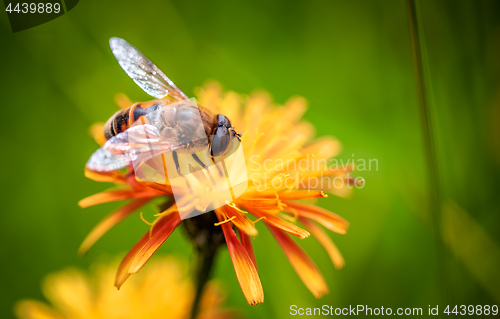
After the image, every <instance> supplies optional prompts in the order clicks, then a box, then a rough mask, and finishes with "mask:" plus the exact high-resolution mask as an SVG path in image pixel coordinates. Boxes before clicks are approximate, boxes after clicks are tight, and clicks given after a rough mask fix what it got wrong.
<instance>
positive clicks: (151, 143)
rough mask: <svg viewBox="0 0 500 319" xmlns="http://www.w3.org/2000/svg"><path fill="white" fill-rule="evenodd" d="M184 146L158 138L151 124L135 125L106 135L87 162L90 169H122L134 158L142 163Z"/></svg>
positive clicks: (175, 141)
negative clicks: (106, 138) (103, 142)
mask: <svg viewBox="0 0 500 319" xmlns="http://www.w3.org/2000/svg"><path fill="white" fill-rule="evenodd" d="M184 147H186V145H185V143H181V142H180V141H179V139H177V138H169V139H165V138H162V137H161V136H160V134H159V132H158V129H157V128H156V127H154V126H152V125H149V124H145V125H136V126H133V127H131V128H129V129H128V130H126V131H125V132H122V133H120V134H118V135H115V136H113V137H112V138H110V139H109V140H108V141H107V142H106V143H105V144H104V145H103V146H102V147H101V148H100V149H98V150H97V151H95V152H94V154H92V156H90V159H89V160H88V161H87V164H86V167H87V169H89V170H91V171H97V172H103V171H114V170H119V169H122V168H125V167H127V166H129V165H130V164H132V163H133V162H134V161H141V162H145V161H147V160H149V159H151V158H153V157H154V156H156V155H158V154H160V153H164V152H173V151H175V150H178V149H181V148H184Z"/></svg>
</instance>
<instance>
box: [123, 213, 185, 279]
mask: <svg viewBox="0 0 500 319" xmlns="http://www.w3.org/2000/svg"><path fill="white" fill-rule="evenodd" d="M164 219H166V221H165V222H163V223H161V221H160V222H159V223H158V224H156V225H154V226H153V232H152V235H151V238H150V239H149V240H148V241H147V242H146V244H145V245H144V246H143V247H142V248H141V250H139V251H138V252H137V254H136V255H135V257H134V260H133V261H132V263H131V264H130V267H129V270H128V272H129V273H130V274H135V273H137V272H138V271H139V270H141V268H142V266H144V264H145V263H146V262H147V261H148V260H149V258H151V256H152V255H153V254H154V252H155V251H157V250H158V248H160V246H161V245H162V244H163V243H164V242H165V241H166V240H167V238H168V237H169V236H170V234H172V232H173V231H174V229H175V228H176V227H177V226H179V224H180V223H181V221H182V220H181V218H180V216H179V214H178V213H176V212H174V213H171V214H170V215H167V216H166V217H164V218H163V219H162V221H163V220H164ZM147 235H149V233H148V234H147Z"/></svg>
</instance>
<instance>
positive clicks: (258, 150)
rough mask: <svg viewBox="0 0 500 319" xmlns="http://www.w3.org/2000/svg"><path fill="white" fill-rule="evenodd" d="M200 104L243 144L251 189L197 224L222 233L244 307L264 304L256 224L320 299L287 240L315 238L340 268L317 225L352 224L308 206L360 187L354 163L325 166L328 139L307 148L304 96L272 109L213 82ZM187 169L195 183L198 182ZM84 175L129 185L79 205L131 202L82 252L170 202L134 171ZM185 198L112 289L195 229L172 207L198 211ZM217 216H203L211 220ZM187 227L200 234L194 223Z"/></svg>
mask: <svg viewBox="0 0 500 319" xmlns="http://www.w3.org/2000/svg"><path fill="white" fill-rule="evenodd" d="M197 100H198V103H199V104H200V105H203V106H204V107H206V108H208V109H210V110H211V111H213V112H216V113H221V114H224V115H226V116H227V117H228V118H229V119H231V123H232V124H233V126H235V127H236V128H237V130H238V132H240V133H243V137H242V143H241V145H242V148H243V153H244V156H245V162H246V165H247V175H248V176H246V177H247V178H248V188H247V189H246V191H245V192H244V193H243V195H241V196H240V197H238V198H236V199H234V200H233V201H232V202H227V203H226V205H224V206H222V207H220V208H217V209H215V211H214V213H215V216H216V218H217V219H216V220H215V223H214V221H211V220H210V218H211V217H207V216H204V217H202V218H203V222H202V223H204V226H203V227H205V228H206V229H208V231H209V232H214V233H216V232H220V229H221V228H222V233H223V235H224V238H225V242H226V244H227V247H228V250H229V254H230V256H231V259H232V261H233V265H234V269H235V273H236V277H237V278H238V281H239V283H240V286H241V289H242V291H243V294H244V295H245V298H246V299H247V301H248V303H249V304H257V303H260V302H263V300H264V294H263V290H262V285H261V282H260V279H259V275H258V272H257V268H256V260H255V255H254V252H253V248H252V244H251V239H250V237H254V236H256V235H257V234H258V231H257V229H256V228H255V226H254V224H255V223H256V222H257V221H259V220H262V222H263V223H265V224H266V225H267V226H268V228H269V229H270V231H271V233H272V234H273V235H274V237H275V238H276V240H277V241H278V243H279V244H280V246H281V247H282V249H283V251H284V252H285V255H286V257H287V258H288V259H289V261H290V263H291V264H292V266H293V267H294V269H295V270H296V272H297V273H298V275H299V277H300V278H301V279H302V281H303V282H304V284H305V285H306V286H307V288H309V290H310V291H311V292H312V293H313V295H314V296H315V297H317V298H318V297H320V296H321V295H323V294H325V293H327V292H328V287H327V285H326V282H325V280H324V278H323V276H322V274H321V273H320V271H319V270H318V268H317V267H316V265H315V264H314V262H313V261H312V260H311V259H310V258H309V257H308V255H307V254H306V253H305V252H304V251H303V250H302V249H301V248H300V247H299V246H298V245H297V244H296V243H295V241H294V240H292V238H291V237H290V235H293V236H296V237H299V238H300V239H304V238H307V237H308V236H309V235H310V233H312V234H313V235H314V236H315V237H316V238H317V239H318V241H319V243H320V244H321V245H322V246H323V247H324V248H325V250H326V251H327V253H328V254H329V256H330V258H331V259H332V262H333V264H334V266H335V268H337V269H339V268H342V267H343V265H344V259H343V257H342V255H341V254H340V252H339V251H338V249H337V247H336V246H335V244H334V243H333V241H332V240H331V239H330V237H329V236H328V235H327V234H326V233H325V232H324V230H323V229H322V227H325V228H327V229H329V230H331V231H333V232H336V233H338V234H342V235H343V234H345V233H346V231H347V228H348V226H349V223H348V222H347V221H345V220H344V219H342V218H341V217H340V216H338V215H336V214H334V213H332V212H329V211H327V210H324V209H322V208H319V207H317V206H315V205H313V204H312V203H311V202H312V201H314V200H316V199H319V198H324V197H327V195H326V194H325V192H326V193H330V194H335V195H339V196H345V195H347V194H348V192H350V190H351V188H352V187H350V186H351V185H353V184H360V183H362V181H357V180H353V178H352V177H350V175H349V172H350V171H351V170H352V169H353V167H352V165H351V166H349V167H340V168H339V167H336V166H332V165H329V162H328V159H330V158H332V157H333V156H336V155H337V154H338V153H339V150H340V143H339V142H338V141H337V140H336V139H335V138H333V137H323V138H321V139H318V140H315V141H312V142H311V139H312V137H313V134H314V130H313V127H312V125H310V124H309V123H307V122H304V121H301V120H300V119H301V117H302V114H303V113H304V111H305V109H306V102H305V100H304V99H302V98H292V99H290V100H289V101H288V102H287V103H286V104H285V105H284V106H283V107H273V106H272V105H271V101H270V98H269V96H268V95H267V94H266V93H262V92H261V93H254V94H252V95H251V96H249V97H246V98H244V97H242V96H240V95H238V94H236V93H234V92H228V93H223V92H222V90H221V88H220V87H219V85H218V84H215V83H211V84H209V85H207V86H205V87H204V88H202V89H200V90H199V94H198V99H197ZM93 131H94V132H99V134H98V135H97V138H96V140H99V139H100V136H101V135H102V130H101V131H98V130H96V129H95V128H94V129H93ZM101 140H102V139H101ZM186 165H190V164H186ZM187 167H188V169H189V166H187ZM192 167H193V166H191V169H190V171H191V172H193V174H192V175H194V177H192V178H195V179H196V178H200V177H199V176H198V175H197V174H196V170H193V169H192ZM86 174H87V176H88V177H89V178H92V179H94V180H97V181H106V182H114V183H117V184H125V185H126V186H127V187H126V188H122V189H119V190H113V191H106V192H103V193H99V194H96V195H93V196H90V197H88V198H86V199H84V200H82V201H81V202H80V205H81V206H82V207H87V206H91V205H95V204H99V203H103V202H110V201H117V200H124V199H131V202H130V203H128V204H126V205H125V206H123V207H122V208H120V209H118V210H117V211H116V212H114V213H113V214H111V215H110V216H108V217H107V218H106V219H104V220H103V221H102V222H101V223H100V224H99V225H98V226H97V227H96V228H95V229H94V230H93V231H92V232H91V233H90V235H89V236H88V237H87V239H86V240H85V241H84V243H83V244H82V247H81V249H80V251H81V252H82V253H84V252H86V251H87V250H88V249H89V248H90V246H91V245H92V244H93V243H94V242H95V241H96V240H97V239H98V238H99V237H100V236H101V235H102V234H103V233H105V232H106V231H107V230H108V229H110V228H111V227H112V226H114V225H116V224H117V223H118V222H119V221H121V220H122V219H123V218H125V217H126V216H128V215H130V213H132V212H133V211H134V210H136V209H137V208H138V207H140V206H141V205H144V204H145V203H146V202H148V201H149V200H150V199H153V198H156V197H161V196H164V197H165V196H166V197H169V198H171V196H172V194H171V193H172V192H171V188H170V185H169V184H161V183H147V182H144V181H140V180H138V179H136V178H135V176H134V173H133V172H132V171H131V170H129V171H128V173H121V172H110V173H104V174H103V173H95V172H88V171H87V172H86ZM197 176H198V177H197ZM235 187H236V186H235ZM189 196H192V194H189V192H186V196H185V197H184V198H183V200H181V201H178V202H177V204H173V205H171V206H170V207H168V208H166V209H165V210H164V211H163V212H161V213H159V214H157V215H156V217H157V218H156V220H155V221H154V222H153V224H152V228H151V231H150V232H148V233H147V234H145V235H144V236H143V237H142V239H141V240H140V241H139V242H138V243H137V244H136V245H135V246H134V247H133V248H132V249H131V250H130V252H129V253H128V254H127V256H126V257H125V259H124V260H123V261H122V264H121V265H120V267H119V269H118V274H117V277H116V286H117V287H120V286H121V285H122V284H123V283H124V281H125V280H126V279H127V278H128V276H129V275H130V274H133V273H137V272H138V271H139V270H140V269H141V268H142V266H143V265H144V264H145V263H146V262H147V260H148V259H149V258H150V257H151V256H152V254H153V253H154V252H155V251H156V250H157V249H158V248H159V247H160V246H161V245H162V244H163V243H164V242H165V240H166V239H167V238H168V237H169V236H170V234H171V233H172V232H173V231H174V229H175V228H176V227H177V226H179V224H181V222H182V223H184V224H186V223H193V221H191V220H192V219H193V220H194V219H195V218H197V217H195V218H192V219H187V220H185V221H181V218H180V217H179V214H178V213H177V212H178V211H179V210H180V209H178V207H177V205H184V206H183V207H184V209H185V208H186V207H190V208H191V209H192V210H195V209H196V205H197V204H196V203H194V201H193V198H192V197H189ZM300 200H302V201H300ZM179 207H180V206H179ZM214 213H212V212H209V213H207V214H204V215H211V216H214ZM202 216H203V215H202ZM200 220H201V219H200ZM217 221H218V223H217ZM297 222H300V224H301V225H302V226H299V225H298V224H297ZM197 223H199V221H198V222H197ZM186 227H187V228H188V227H189V228H194V229H199V225H198V224H197V225H196V226H190V225H187V226H186ZM235 230H237V231H238V235H239V237H238V236H237V235H236V233H235ZM188 233H189V229H188Z"/></svg>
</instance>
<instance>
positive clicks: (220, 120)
mask: <svg viewBox="0 0 500 319" xmlns="http://www.w3.org/2000/svg"><path fill="white" fill-rule="evenodd" d="M217 125H218V126H225V127H227V128H230V127H231V121H229V119H228V118H227V117H225V116H224V115H222V114H217Z"/></svg>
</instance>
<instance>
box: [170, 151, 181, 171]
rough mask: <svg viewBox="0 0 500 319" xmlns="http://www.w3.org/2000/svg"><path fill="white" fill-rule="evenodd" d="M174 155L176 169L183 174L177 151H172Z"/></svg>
mask: <svg viewBox="0 0 500 319" xmlns="http://www.w3.org/2000/svg"><path fill="white" fill-rule="evenodd" d="M172 157H173V158H174V163H175V169H176V170H177V173H178V174H179V175H181V176H182V174H181V167H180V165H179V157H178V155H177V152H176V151H173V152H172Z"/></svg>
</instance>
